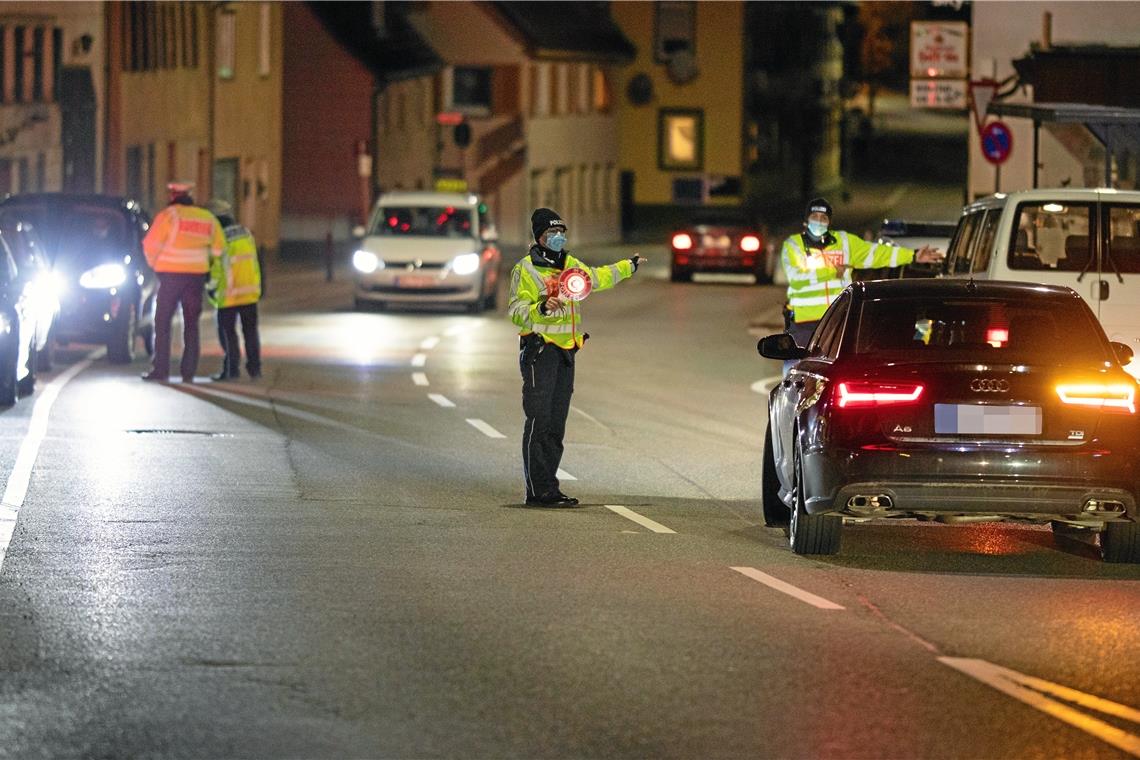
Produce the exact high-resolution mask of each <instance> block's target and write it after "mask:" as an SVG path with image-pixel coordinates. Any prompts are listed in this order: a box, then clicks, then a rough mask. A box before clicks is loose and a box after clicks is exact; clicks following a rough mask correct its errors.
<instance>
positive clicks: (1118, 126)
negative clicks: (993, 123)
mask: <svg viewBox="0 0 1140 760" xmlns="http://www.w3.org/2000/svg"><path fill="white" fill-rule="evenodd" d="M986 113H991V114H994V115H995V116H1009V117H1012V118H1021V119H1030V120H1032V122H1033V186H1034V187H1037V164H1038V156H1037V151H1038V142H1037V131H1038V129H1039V128H1040V126H1041V125H1042V124H1081V125H1083V126H1084V127H1085V128H1086V129H1088V131H1089V132H1091V133H1092V134H1093V136H1094V137H1096V139H1097V140H1099V141H1100V142H1101V144H1102V145H1104V148H1105V159H1104V183H1105V187H1111V184H1112V160H1113V159H1114V158H1117V157H1118V154H1119V153H1120V152H1121V151H1123V150H1125V149H1127V150H1128V151H1130V152H1131V154H1132V155H1133V156H1135V155H1140V108H1124V107H1121V106H1096V105H1089V104H1087V103H1002V102H998V101H993V102H991V103H990V105H989V108H987V109H986Z"/></svg>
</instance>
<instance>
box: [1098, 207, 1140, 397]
mask: <svg viewBox="0 0 1140 760" xmlns="http://www.w3.org/2000/svg"><path fill="white" fill-rule="evenodd" d="M1102 197H1103V196H1102ZM1101 235H1102V240H1103V248H1102V251H1103V253H1102V255H1101V262H1100V277H1099V278H1098V280H1099V281H1098V283H1097V291H1098V292H1097V296H1098V300H1097V316H1098V317H1099V319H1100V323H1101V325H1102V326H1103V327H1104V331H1105V333H1107V334H1108V337H1109V340H1116V341H1120V342H1121V343H1127V344H1128V345H1129V346H1131V347H1132V350H1133V351H1134V352H1136V354H1137V356H1140V322H1138V320H1137V317H1136V315H1137V314H1140V201H1133V202H1129V203H1126V202H1121V201H1117V200H1115V199H1114V198H1111V197H1110V198H1106V199H1105V201H1104V202H1103V203H1102V205H1101ZM1138 364H1140V360H1137V359H1133V361H1132V363H1131V364H1129V366H1128V368H1127V369H1128V371H1129V372H1131V373H1132V374H1133V375H1137V374H1138V373H1140V369H1138V367H1137V365H1138Z"/></svg>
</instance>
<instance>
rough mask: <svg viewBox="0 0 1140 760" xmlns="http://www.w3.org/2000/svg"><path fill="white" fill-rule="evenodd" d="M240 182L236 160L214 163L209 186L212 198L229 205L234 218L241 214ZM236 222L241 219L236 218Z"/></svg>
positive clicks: (238, 166)
mask: <svg viewBox="0 0 1140 760" xmlns="http://www.w3.org/2000/svg"><path fill="white" fill-rule="evenodd" d="M240 181H241V167H240V165H239V163H238V160H237V159H236V158H219V159H217V160H216V161H214V176H213V181H212V182H211V185H210V186H211V187H212V188H213V192H214V195H213V197H214V198H220V199H221V200H223V201H225V202H226V203H229V204H230V207H231V208H233V210H234V216H235V217H238V215H239V214H240V213H241V205H240V204H239V203H238V200H239V198H240V195H239V193H238V189H239V183H240ZM206 200H207V199H205V198H203V199H201V202H203V203H205V201H206ZM237 221H239V222H240V221H241V219H240V218H238V219H237Z"/></svg>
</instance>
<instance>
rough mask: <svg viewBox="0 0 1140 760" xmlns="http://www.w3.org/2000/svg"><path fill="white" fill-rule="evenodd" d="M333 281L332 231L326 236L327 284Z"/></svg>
mask: <svg viewBox="0 0 1140 760" xmlns="http://www.w3.org/2000/svg"><path fill="white" fill-rule="evenodd" d="M332 281H333V238H332V231H331V230H330V231H329V232H328V234H326V235H325V282H332Z"/></svg>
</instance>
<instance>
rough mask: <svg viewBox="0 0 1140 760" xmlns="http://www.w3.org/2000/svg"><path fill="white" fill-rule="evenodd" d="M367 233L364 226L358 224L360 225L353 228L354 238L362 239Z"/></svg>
mask: <svg viewBox="0 0 1140 760" xmlns="http://www.w3.org/2000/svg"><path fill="white" fill-rule="evenodd" d="M365 232H366V230H365V229H364V225H363V224H358V225H356V226H355V227H353V228H352V236H353V237H354V238H362V237H364V233H365Z"/></svg>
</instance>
